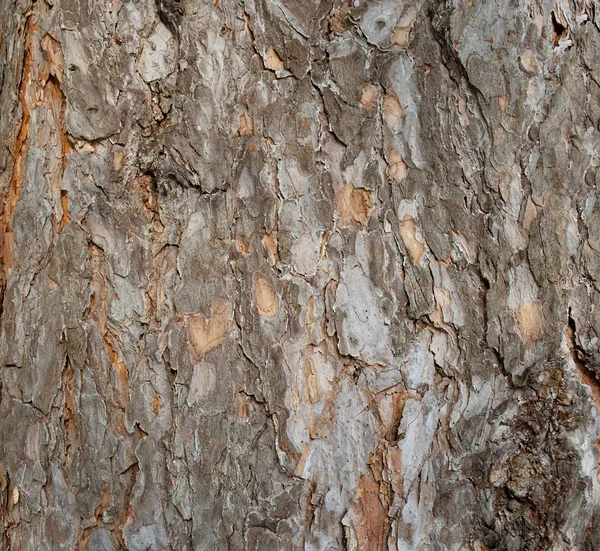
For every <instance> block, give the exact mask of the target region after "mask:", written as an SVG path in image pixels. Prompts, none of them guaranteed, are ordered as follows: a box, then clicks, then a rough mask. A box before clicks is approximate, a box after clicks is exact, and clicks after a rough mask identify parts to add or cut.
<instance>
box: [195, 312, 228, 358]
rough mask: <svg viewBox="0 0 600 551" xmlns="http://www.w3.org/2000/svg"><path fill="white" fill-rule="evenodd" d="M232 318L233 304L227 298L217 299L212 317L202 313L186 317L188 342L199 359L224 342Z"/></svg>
mask: <svg viewBox="0 0 600 551" xmlns="http://www.w3.org/2000/svg"><path fill="white" fill-rule="evenodd" d="M230 319H231V305H230V304H229V303H228V302H227V301H225V300H216V301H215V303H214V304H213V307H212V315H211V317H210V318H205V317H204V316H201V315H195V316H187V317H186V329H187V337H188V342H189V343H190V345H191V347H192V351H193V353H194V356H195V357H196V359H197V360H199V359H200V358H202V356H204V354H206V353H207V352H210V351H211V350H214V349H215V348H217V347H218V346H219V345H220V344H221V343H222V342H223V337H224V336H225V329H226V328H227V324H228V322H229V321H230Z"/></svg>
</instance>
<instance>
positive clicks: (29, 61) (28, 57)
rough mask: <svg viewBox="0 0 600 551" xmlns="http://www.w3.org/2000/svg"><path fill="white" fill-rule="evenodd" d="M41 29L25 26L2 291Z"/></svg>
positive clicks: (6, 211)
mask: <svg viewBox="0 0 600 551" xmlns="http://www.w3.org/2000/svg"><path fill="white" fill-rule="evenodd" d="M37 27H38V25H37V22H36V21H34V18H33V16H29V17H28V19H27V23H26V25H25V57H24V59H23V77H22V79H21V86H20V88H19V101H20V102H21V109H22V110H23V118H22V119H21V126H20V127H19V132H18V133H17V138H16V140H15V143H14V146H13V147H12V150H11V151H12V154H13V158H14V166H13V173H12V175H11V178H10V182H9V186H8V197H6V198H3V199H4V200H3V201H2V202H3V203H4V211H3V213H2V214H3V216H2V227H1V228H0V234H1V237H2V239H1V242H2V264H3V268H4V269H3V278H2V287H4V286H5V285H6V278H7V270H8V269H9V268H12V250H13V240H12V237H13V236H12V227H11V224H12V217H13V214H14V211H15V206H16V204H17V201H18V200H19V196H20V195H21V188H22V187H23V169H24V165H25V156H26V154H27V147H28V145H27V138H28V137H29V121H30V118H31V113H30V109H31V108H33V104H34V93H33V92H32V84H33V82H32V66H33V54H32V50H33V35H34V32H35V31H36V29H37Z"/></svg>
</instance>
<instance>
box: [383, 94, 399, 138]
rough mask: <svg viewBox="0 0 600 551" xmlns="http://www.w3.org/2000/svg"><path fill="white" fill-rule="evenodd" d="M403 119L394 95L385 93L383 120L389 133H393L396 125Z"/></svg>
mask: <svg viewBox="0 0 600 551" xmlns="http://www.w3.org/2000/svg"><path fill="white" fill-rule="evenodd" d="M403 118H404V110H403V109H402V106H401V105H400V102H399V101H398V98H397V97H396V94H394V93H393V92H392V93H387V94H386V95H385V98H384V99H383V120H384V121H385V124H386V126H387V127H388V128H389V129H390V131H391V132H394V130H395V128H396V125H397V124H398V123H399V122H400V121H401V120H402V119H403Z"/></svg>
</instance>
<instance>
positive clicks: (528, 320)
mask: <svg viewBox="0 0 600 551" xmlns="http://www.w3.org/2000/svg"><path fill="white" fill-rule="evenodd" d="M542 319H543V318H542V305H541V304H540V303H539V302H538V301H527V302H522V303H521V304H519V307H518V308H517V327H518V328H519V333H521V337H522V339H523V341H524V342H525V343H526V344H533V343H534V342H535V341H537V340H538V339H539V338H540V335H541V334H542Z"/></svg>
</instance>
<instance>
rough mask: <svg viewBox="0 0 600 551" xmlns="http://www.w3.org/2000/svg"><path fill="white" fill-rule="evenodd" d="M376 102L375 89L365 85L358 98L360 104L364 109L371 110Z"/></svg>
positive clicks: (370, 85)
mask: <svg viewBox="0 0 600 551" xmlns="http://www.w3.org/2000/svg"><path fill="white" fill-rule="evenodd" d="M376 101H377V88H376V87H375V86H373V85H372V84H367V85H366V86H365V87H364V88H363V90H362V96H361V98H360V104H361V105H362V106H363V107H364V108H365V109H372V108H373V107H375V102H376Z"/></svg>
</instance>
